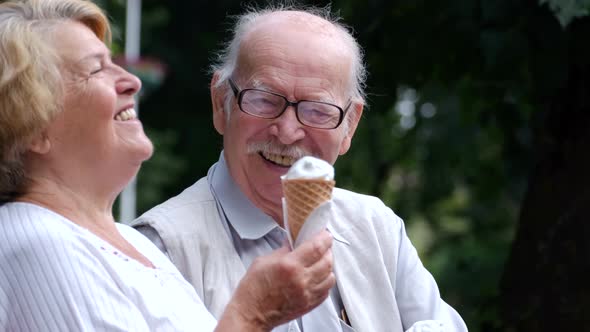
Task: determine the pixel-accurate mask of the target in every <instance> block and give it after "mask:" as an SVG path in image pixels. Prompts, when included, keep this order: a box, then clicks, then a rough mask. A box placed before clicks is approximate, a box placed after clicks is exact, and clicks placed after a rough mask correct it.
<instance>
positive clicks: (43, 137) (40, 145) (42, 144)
mask: <svg viewBox="0 0 590 332" xmlns="http://www.w3.org/2000/svg"><path fill="white" fill-rule="evenodd" d="M49 150H51V142H50V141H49V137H47V132H45V131H44V132H42V133H40V134H38V135H36V136H35V137H34V138H33V140H32V141H31V143H30V144H29V151H31V152H34V153H38V154H46V153H48V152H49Z"/></svg>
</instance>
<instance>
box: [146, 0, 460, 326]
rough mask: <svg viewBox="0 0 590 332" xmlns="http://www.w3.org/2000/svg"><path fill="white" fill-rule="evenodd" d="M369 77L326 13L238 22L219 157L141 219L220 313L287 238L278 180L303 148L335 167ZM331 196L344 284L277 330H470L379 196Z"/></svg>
mask: <svg viewBox="0 0 590 332" xmlns="http://www.w3.org/2000/svg"><path fill="white" fill-rule="evenodd" d="M364 79H365V69H364V64H363V60H362V52H361V49H360V47H359V45H358V44H357V42H356V41H355V39H354V38H353V37H352V36H351V34H350V32H348V30H347V29H346V28H344V27H343V26H342V25H340V24H339V23H338V22H337V20H335V19H332V18H331V16H330V13H328V12H325V11H324V12H323V11H321V10H316V9H314V10H307V9H306V10H291V9H286V8H280V9H276V8H275V9H267V10H263V11H258V12H249V13H247V14H245V15H243V16H242V17H241V18H240V19H239V20H238V22H237V25H236V27H235V31H234V37H233V40H232V41H231V43H230V44H229V45H228V47H227V49H226V50H224V52H223V53H222V54H221V56H220V63H219V64H217V65H216V66H214V75H213V79H212V82H211V99H212V103H213V123H214V126H215V128H216V130H217V131H218V132H219V133H220V134H221V135H223V147H224V150H223V152H222V153H221V156H220V159H219V161H218V162H217V163H215V164H214V165H213V166H212V167H211V168H210V170H209V172H208V174H207V177H206V178H202V179H200V180H199V181H197V182H196V183H195V184H194V185H192V186H191V187H189V188H188V189H186V190H185V191H184V192H183V193H181V194H180V195H178V196H176V197H174V198H172V199H170V200H168V201H167V202H165V203H163V204H161V205H159V206H157V207H155V208H153V209H152V210H150V211H148V212H147V213H145V214H144V215H142V216H141V217H140V218H138V219H137V220H136V221H135V222H134V225H135V227H137V228H138V229H139V230H140V231H142V232H143V233H144V234H145V235H147V236H148V237H149V238H150V239H152V241H154V242H155V243H156V244H158V245H159V247H160V248H161V249H162V250H163V251H164V252H166V253H167V254H168V255H169V257H170V259H171V260H172V261H173V262H174V263H175V264H176V266H177V267H178V268H179V270H180V271H181V272H182V273H183V275H184V276H185V277H186V278H187V280H189V282H191V283H192V285H193V286H194V287H195V288H196V290H197V292H198V293H199V295H200V296H201V298H202V299H203V302H204V303H205V305H206V306H207V308H208V309H209V310H210V311H211V313H212V314H213V315H214V316H216V317H218V316H219V315H220V314H221V313H222V311H223V308H224V306H225V304H226V303H227V302H228V300H229V299H230V296H231V294H232V292H233V290H234V289H235V287H236V285H237V284H238V281H239V280H240V278H241V277H242V276H243V274H244V272H245V271H246V268H247V267H248V266H249V265H250V264H251V263H252V261H253V260H255V259H256V257H258V256H260V255H263V254H266V253H269V252H271V251H273V250H276V249H278V248H281V246H283V244H284V243H285V239H286V231H285V229H284V228H283V211H282V206H281V197H282V190H281V183H280V178H279V177H280V176H281V175H283V174H285V173H286V172H287V170H288V168H289V166H291V165H292V164H293V162H294V161H295V160H297V159H298V158H300V157H302V156H305V155H312V156H315V157H318V158H321V159H323V160H326V161H328V162H329V163H331V164H334V162H336V159H337V158H338V156H339V155H342V154H344V153H346V152H347V150H348V149H349V147H350V143H351V140H352V137H353V134H354V132H355V129H356V127H357V124H358V122H359V120H360V118H361V114H362V111H363V105H364V93H363V86H364ZM333 204H334V208H335V212H336V216H337V217H336V218H335V219H334V220H330V222H329V225H328V230H329V231H330V232H331V233H332V235H333V237H334V240H335V241H334V244H333V248H332V249H333V255H334V271H335V274H336V278H337V286H335V287H334V288H333V289H332V292H331V294H330V297H329V298H328V299H327V300H326V301H324V302H323V303H322V305H320V306H319V307H318V308H316V309H314V310H313V311H311V312H310V313H308V314H306V315H304V316H303V317H302V318H300V319H298V320H296V321H292V322H290V323H288V324H286V325H283V326H281V327H279V328H277V329H275V331H285V332H286V331H305V332H310V331H359V332H360V331H367V332H368V331H370V332H375V331H377V332H378V331H404V330H407V329H414V330H416V331H418V330H421V329H424V330H428V329H427V328H430V330H428V331H466V330H467V329H466V327H465V324H464V323H463V321H462V319H461V317H460V316H459V315H458V314H457V312H456V311H455V310H453V308H451V307H450V306H448V305H447V304H446V303H445V302H444V301H443V300H442V299H441V298H440V295H439V291H438V288H437V285H436V283H435V281H434V280H433V278H432V276H431V275H430V274H429V273H428V271H426V269H425V268H424V267H423V266H422V264H421V262H420V260H419V258H418V256H417V253H416V250H415V249H414V247H413V246H412V244H411V243H410V240H409V239H408V237H407V235H406V233H405V230H404V225H403V222H402V220H401V219H400V218H399V217H397V216H396V215H395V214H394V213H393V212H392V211H391V210H390V209H389V208H388V207H386V206H385V205H384V204H383V203H382V202H381V201H380V200H379V199H377V198H375V197H370V196H365V195H360V194H356V193H353V192H350V191H346V190H343V189H335V191H334V193H333ZM281 250H284V248H283V249H281ZM261 301H264V299H261Z"/></svg>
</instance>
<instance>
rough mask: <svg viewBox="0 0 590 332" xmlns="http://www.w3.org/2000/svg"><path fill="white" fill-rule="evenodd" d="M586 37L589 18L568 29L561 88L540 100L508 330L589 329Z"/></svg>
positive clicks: (507, 278) (508, 286)
mask: <svg viewBox="0 0 590 332" xmlns="http://www.w3.org/2000/svg"><path fill="white" fill-rule="evenodd" d="M589 33H590V20H589V18H588V17H586V18H584V19H581V20H578V21H575V22H574V23H573V24H572V26H570V27H569V28H568V30H567V31H566V32H565V45H566V49H565V53H566V56H565V57H564V59H565V60H566V61H567V62H568V64H567V67H566V68H567V73H566V74H567V75H566V78H565V80H564V81H563V82H564V83H563V84H560V85H561V86H560V87H559V88H558V89H557V93H554V94H553V95H552V96H551V97H550V100H548V101H547V102H543V96H541V97H540V99H539V100H540V103H539V104H540V107H544V111H543V110H542V109H541V110H540V111H542V114H544V117H543V119H542V120H541V121H540V122H541V125H540V127H539V129H538V130H537V131H536V132H535V150H536V151H535V152H536V161H535V163H534V164H533V169H532V171H531V174H530V177H529V185H528V188H527V192H526V194H525V198H524V201H523V203H522V206H521V213H520V217H519V219H520V220H519V228H518V231H517V234H516V238H515V241H514V244H513V247H512V252H511V255H510V257H509V259H508V261H507V264H506V267H505V270H504V275H503V279H502V283H501V290H500V292H501V298H502V313H503V318H504V322H505V324H506V330H509V331H590V222H589V220H588V219H589V217H590V97H589V96H590V84H589V83H590V65H589V63H590V53H589V52H588V48H589V47H588V44H589V43H590V42H589V41H588V36H590V35H589ZM534 51H538V50H534ZM534 51H533V52H534Z"/></svg>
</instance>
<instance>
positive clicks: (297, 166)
mask: <svg viewBox="0 0 590 332" xmlns="http://www.w3.org/2000/svg"><path fill="white" fill-rule="evenodd" d="M281 179H283V180H294V179H321V180H334V167H332V165H330V164H329V163H327V162H325V161H324V160H321V159H318V158H315V157H311V156H306V157H303V158H301V159H299V160H297V161H296V162H295V163H294V164H293V165H292V166H291V168H290V169H289V171H288V172H287V174H285V175H283V176H282V177H281Z"/></svg>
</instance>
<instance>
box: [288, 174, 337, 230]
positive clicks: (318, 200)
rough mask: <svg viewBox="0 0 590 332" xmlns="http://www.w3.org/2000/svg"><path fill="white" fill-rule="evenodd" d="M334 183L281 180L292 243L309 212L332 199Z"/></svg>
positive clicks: (310, 180)
mask: <svg viewBox="0 0 590 332" xmlns="http://www.w3.org/2000/svg"><path fill="white" fill-rule="evenodd" d="M334 184H335V182H334V181H333V180H323V179H290V180H286V179H285V180H283V196H284V197H285V200H286V201H287V213H286V215H287V218H288V219H287V224H288V227H289V232H290V233H291V237H292V239H293V241H295V240H296V239H297V235H299V231H300V230H301V227H302V226H303V223H305V220H307V217H309V215H310V214H311V212H312V211H313V210H314V209H315V208H317V207H318V206H319V205H320V204H322V203H324V202H326V201H329V200H330V199H331V198H332V189H333V188H334Z"/></svg>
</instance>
